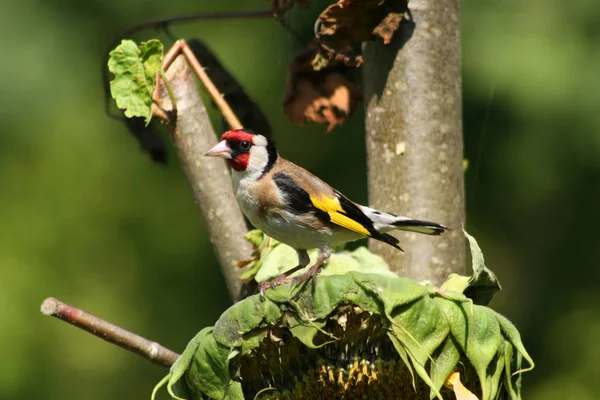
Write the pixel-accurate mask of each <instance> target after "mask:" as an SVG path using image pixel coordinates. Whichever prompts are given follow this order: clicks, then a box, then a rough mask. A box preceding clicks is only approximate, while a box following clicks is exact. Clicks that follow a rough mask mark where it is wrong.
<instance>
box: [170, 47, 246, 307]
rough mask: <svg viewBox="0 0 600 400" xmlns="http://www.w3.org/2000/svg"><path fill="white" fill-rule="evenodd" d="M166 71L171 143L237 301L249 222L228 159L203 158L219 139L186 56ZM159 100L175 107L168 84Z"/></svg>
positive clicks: (224, 274) (229, 288)
mask: <svg viewBox="0 0 600 400" xmlns="http://www.w3.org/2000/svg"><path fill="white" fill-rule="evenodd" d="M165 74H166V77H167V81H168V83H169V86H170V88H171V90H172V93H173V96H174V98H175V102H176V106H177V107H176V108H177V111H176V113H177V115H176V117H175V118H174V119H173V121H174V122H173V124H172V126H171V127H172V137H173V143H174V145H175V148H176V149H177V153H178V155H179V160H180V163H181V166H182V168H183V170H184V172H185V174H186V176H187V178H188V180H189V183H190V186H191V188H192V191H193V195H194V200H195V202H196V203H197V205H198V207H199V209H200V212H201V214H202V216H203V217H204V221H205V223H206V229H207V230H208V234H209V237H210V241H211V243H212V245H213V247H214V249H215V253H216V255H217V259H218V261H219V264H220V266H221V272H222V273H223V276H224V278H225V282H226V284H227V288H228V290H229V293H230V295H231V297H232V298H233V299H234V301H235V300H237V299H238V298H239V297H240V290H241V286H242V285H241V284H242V282H241V281H240V278H239V273H240V270H239V268H238V267H237V265H236V262H237V261H240V260H245V259H247V258H250V254H251V251H252V248H251V245H250V243H249V242H248V241H246V239H244V234H245V233H246V231H247V229H246V224H245V221H244V218H243V216H242V212H241V211H240V208H239V207H238V204H237V202H236V200H235V197H234V195H233V189H232V187H231V178H230V176H229V171H228V170H227V167H226V165H225V163H224V162H223V160H221V159H218V158H214V157H204V153H206V152H207V151H208V150H209V149H210V148H212V147H213V146H214V145H215V144H217V142H218V140H217V136H216V134H215V131H214V129H213V128H212V126H211V124H210V120H209V117H208V114H207V112H206V108H205V107H204V104H203V103H202V100H201V98H200V94H199V92H198V87H197V85H196V80H195V78H194V75H193V73H192V71H191V69H190V67H189V65H188V63H187V60H186V58H185V56H184V55H182V54H180V55H179V56H177V58H176V59H175V61H174V62H173V64H171V66H170V67H169V68H168V69H167V71H166V73H165ZM160 99H161V103H162V104H161V106H162V107H163V108H164V109H166V110H171V109H172V107H171V101H170V99H169V95H168V93H167V91H166V89H165V87H164V84H161V87H160Z"/></svg>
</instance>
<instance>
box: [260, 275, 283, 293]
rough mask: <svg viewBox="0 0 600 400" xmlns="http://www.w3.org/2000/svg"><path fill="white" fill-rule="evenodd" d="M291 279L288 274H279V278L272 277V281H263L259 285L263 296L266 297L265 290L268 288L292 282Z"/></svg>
mask: <svg viewBox="0 0 600 400" xmlns="http://www.w3.org/2000/svg"><path fill="white" fill-rule="evenodd" d="M290 282H291V280H290V278H289V277H288V276H287V275H279V276H278V277H277V278H274V279H271V280H270V281H266V282H261V283H260V284H259V285H258V287H259V290H260V295H261V297H265V291H266V290H267V289H271V288H274V287H276V286H279V285H284V284H286V283H290Z"/></svg>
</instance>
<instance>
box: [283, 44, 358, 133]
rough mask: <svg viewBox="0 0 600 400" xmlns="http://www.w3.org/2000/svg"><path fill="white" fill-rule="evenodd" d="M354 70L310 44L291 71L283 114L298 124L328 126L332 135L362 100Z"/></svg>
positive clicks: (296, 60)
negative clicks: (354, 78) (354, 77)
mask: <svg viewBox="0 0 600 400" xmlns="http://www.w3.org/2000/svg"><path fill="white" fill-rule="evenodd" d="M349 71H350V69H349V68H347V67H346V66H345V65H344V64H343V63H340V62H338V61H336V60H334V59H332V58H330V57H328V55H327V54H324V53H323V51H322V49H321V47H320V46H319V45H318V44H317V43H316V42H312V43H310V44H309V45H308V46H307V47H306V48H305V49H303V50H302V51H301V52H300V53H298V54H297V55H296V57H294V61H293V62H292V63H291V64H290V67H289V76H288V81H287V85H286V94H285V99H284V101H283V110H284V112H285V113H286V115H287V116H288V117H289V118H290V119H291V120H292V122H294V123H297V124H303V123H305V122H306V121H315V122H317V123H320V124H328V127H327V131H328V132H330V131H331V130H332V129H333V128H335V126H336V125H340V124H342V123H343V122H344V121H346V120H347V119H348V118H349V117H350V116H351V115H352V113H353V112H354V110H355V109H356V106H357V104H358V103H359V101H360V100H362V92H361V90H360V89H359V88H358V86H357V85H356V84H355V83H354V82H353V81H352V78H351V76H350V73H349Z"/></svg>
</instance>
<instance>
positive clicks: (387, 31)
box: [373, 12, 404, 44]
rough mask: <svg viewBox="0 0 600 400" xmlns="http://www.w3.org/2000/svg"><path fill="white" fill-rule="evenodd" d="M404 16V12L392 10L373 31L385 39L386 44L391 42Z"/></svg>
mask: <svg viewBox="0 0 600 400" xmlns="http://www.w3.org/2000/svg"><path fill="white" fill-rule="evenodd" d="M402 18H404V13H403V12H402V13H397V12H390V13H389V14H388V15H386V16H385V18H384V19H383V20H382V21H381V22H380V23H379V24H378V25H377V26H376V27H375V29H373V33H374V34H375V35H377V36H380V37H381V38H382V39H383V43H384V44H389V43H390V42H391V41H392V37H393V36H394V32H396V30H397V29H398V28H399V27H400V23H401V22H402Z"/></svg>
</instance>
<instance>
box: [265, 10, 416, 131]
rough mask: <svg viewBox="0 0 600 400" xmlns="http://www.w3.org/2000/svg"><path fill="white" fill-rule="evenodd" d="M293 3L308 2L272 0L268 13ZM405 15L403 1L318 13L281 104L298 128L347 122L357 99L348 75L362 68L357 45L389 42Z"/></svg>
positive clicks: (353, 83) (357, 89)
mask: <svg viewBox="0 0 600 400" xmlns="http://www.w3.org/2000/svg"><path fill="white" fill-rule="evenodd" d="M294 4H298V5H299V6H307V5H308V1H306V0H302V1H301V0H279V1H274V2H273V7H274V8H273V9H274V12H275V13H276V15H280V14H281V13H283V12H285V11H287V10H289V9H290V8H291V7H292V6H293V5H294ZM406 11H407V1H406V0H339V1H337V2H335V3H334V4H331V5H330V6H328V7H327V8H326V9H325V10H323V12H321V14H320V15H319V17H318V18H317V21H316V23H315V40H314V41H312V42H310V43H309V44H308V45H307V46H306V47H305V48H304V49H303V50H302V51H301V52H300V53H298V55H297V56H296V57H295V58H294V60H293V61H292V63H291V65H290V67H289V71H290V72H289V77H288V82H287V88H286V95H285V100H284V103H283V107H284V111H285V113H286V114H287V115H288V117H289V118H290V119H291V120H292V121H293V122H295V123H299V124H302V123H305V122H306V121H314V122H317V123H324V124H328V128H327V131H328V132H329V131H331V130H332V129H333V128H334V127H335V126H336V125H340V124H342V123H343V122H344V121H346V120H347V119H348V118H349V117H350V116H351V115H352V113H353V112H354V110H355V109H356V106H357V104H358V102H359V101H360V100H361V99H362V94H361V91H360V89H359V88H358V86H357V85H356V84H355V82H354V81H353V79H352V75H351V74H350V73H349V71H350V70H351V69H352V68H356V67H359V66H360V65H361V64H362V56H361V55H360V54H359V52H358V51H357V49H358V48H359V45H360V43H361V42H364V41H367V40H375V39H376V38H377V37H379V38H381V39H382V40H383V42H384V43H385V44H389V43H390V42H391V40H392V37H393V35H394V32H395V31H396V30H397V29H398V28H399V27H400V24H401V22H402V19H403V18H404V15H405V12H406ZM277 13H279V14H277Z"/></svg>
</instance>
